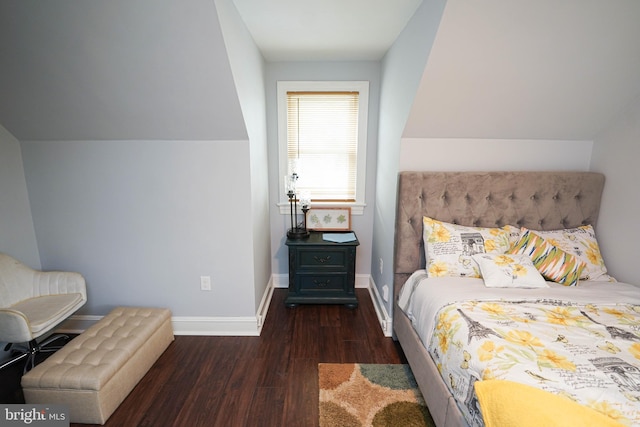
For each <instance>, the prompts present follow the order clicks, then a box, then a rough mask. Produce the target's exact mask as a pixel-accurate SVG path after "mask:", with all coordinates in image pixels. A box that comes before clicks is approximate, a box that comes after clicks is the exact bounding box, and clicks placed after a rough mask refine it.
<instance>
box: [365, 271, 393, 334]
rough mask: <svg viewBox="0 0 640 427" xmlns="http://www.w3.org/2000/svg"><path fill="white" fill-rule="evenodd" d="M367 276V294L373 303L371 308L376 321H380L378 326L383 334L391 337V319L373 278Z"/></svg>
mask: <svg viewBox="0 0 640 427" xmlns="http://www.w3.org/2000/svg"><path fill="white" fill-rule="evenodd" d="M369 278H370V280H369V295H371V302H372V303H373V308H375V310H376V315H377V316H378V322H380V327H381V328H382V332H383V333H384V336H385V337H391V336H393V320H392V319H391V316H389V313H388V312H387V309H386V307H385V305H384V300H383V299H382V297H381V296H380V292H378V288H377V287H376V284H375V282H374V281H373V278H372V277H371V276H369Z"/></svg>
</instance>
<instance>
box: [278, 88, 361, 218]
mask: <svg viewBox="0 0 640 427" xmlns="http://www.w3.org/2000/svg"><path fill="white" fill-rule="evenodd" d="M292 91H317V92H321V91H358V92H359V93H360V95H359V97H358V173H357V175H356V201H355V202H313V204H312V205H313V206H316V207H318V206H320V207H323V206H326V207H331V206H338V207H339V206H349V207H351V214H352V215H362V214H363V213H364V208H365V206H366V203H365V184H366V176H367V126H368V125H367V123H368V117H369V82H368V81H279V82H278V83H277V97H278V183H279V184H278V200H279V202H278V207H279V208H280V213H281V214H284V215H288V214H289V213H290V212H289V199H288V198H287V196H286V194H285V191H284V186H283V185H282V184H280V183H281V182H282V177H283V176H285V175H287V92H292Z"/></svg>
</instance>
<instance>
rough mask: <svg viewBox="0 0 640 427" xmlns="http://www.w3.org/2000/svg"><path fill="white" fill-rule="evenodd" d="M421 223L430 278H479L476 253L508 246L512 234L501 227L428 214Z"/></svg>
mask: <svg viewBox="0 0 640 427" xmlns="http://www.w3.org/2000/svg"><path fill="white" fill-rule="evenodd" d="M422 224H423V234H422V238H423V240H424V251H425V258H426V261H427V266H426V270H427V275H428V276H429V277H441V276H455V277H480V271H479V270H478V265H477V264H476V263H475V262H473V260H472V258H471V257H472V256H473V255H475V254H477V253H505V252H506V251H507V249H509V235H508V233H507V232H506V231H505V230H504V229H502V228H485V227H465V226H462V225H456V224H451V223H448V222H442V221H438V220H435V219H433V218H429V217H423V218H422Z"/></svg>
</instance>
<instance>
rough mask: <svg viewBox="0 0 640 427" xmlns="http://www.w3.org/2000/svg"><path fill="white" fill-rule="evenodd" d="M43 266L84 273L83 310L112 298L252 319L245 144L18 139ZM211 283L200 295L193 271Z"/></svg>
mask: <svg viewBox="0 0 640 427" xmlns="http://www.w3.org/2000/svg"><path fill="white" fill-rule="evenodd" d="M22 147H23V159H24V168H25V175H26V179H27V186H28V189H29V196H30V199H31V207H32V213H33V219H34V224H35V230H36V235H37V237H38V246H39V249H40V254H41V261H42V266H43V268H49V267H56V268H61V269H65V270H72V271H79V272H80V273H82V274H83V275H84V276H85V278H86V280H87V288H88V289H87V294H88V302H87V304H86V305H85V307H83V308H82V309H81V312H80V313H82V314H93V315H103V314H106V313H107V312H108V311H110V309H111V308H113V307H114V306H117V305H138V304H139V305H144V306H159V307H169V308H171V310H172V311H173V315H174V316H255V306H254V277H253V268H251V267H250V268H247V263H248V262H249V263H250V262H251V260H252V257H253V246H252V244H251V242H252V239H253V236H252V231H251V226H250V224H251V212H250V210H249V209H247V198H248V196H247V195H248V193H249V188H250V172H249V166H250V165H249V162H248V160H247V159H248V158H249V145H248V143H247V142H246V141H245V142H242V141H44V142H29V141H23V142H22ZM202 275H209V276H211V278H212V282H213V290H212V291H210V292H204V291H201V290H200V276H202Z"/></svg>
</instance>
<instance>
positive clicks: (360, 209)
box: [278, 202, 367, 215]
mask: <svg viewBox="0 0 640 427" xmlns="http://www.w3.org/2000/svg"><path fill="white" fill-rule="evenodd" d="M311 206H312V207H314V208H344V207H350V208H351V215H364V208H365V206H367V205H366V204H365V203H357V202H355V203H331V202H326V203H319V202H316V203H312V204H311ZM278 208H279V209H280V213H281V214H282V215H289V214H290V209H291V208H290V207H289V202H285V203H282V202H281V203H278ZM298 214H302V211H301V210H300V205H298Z"/></svg>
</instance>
